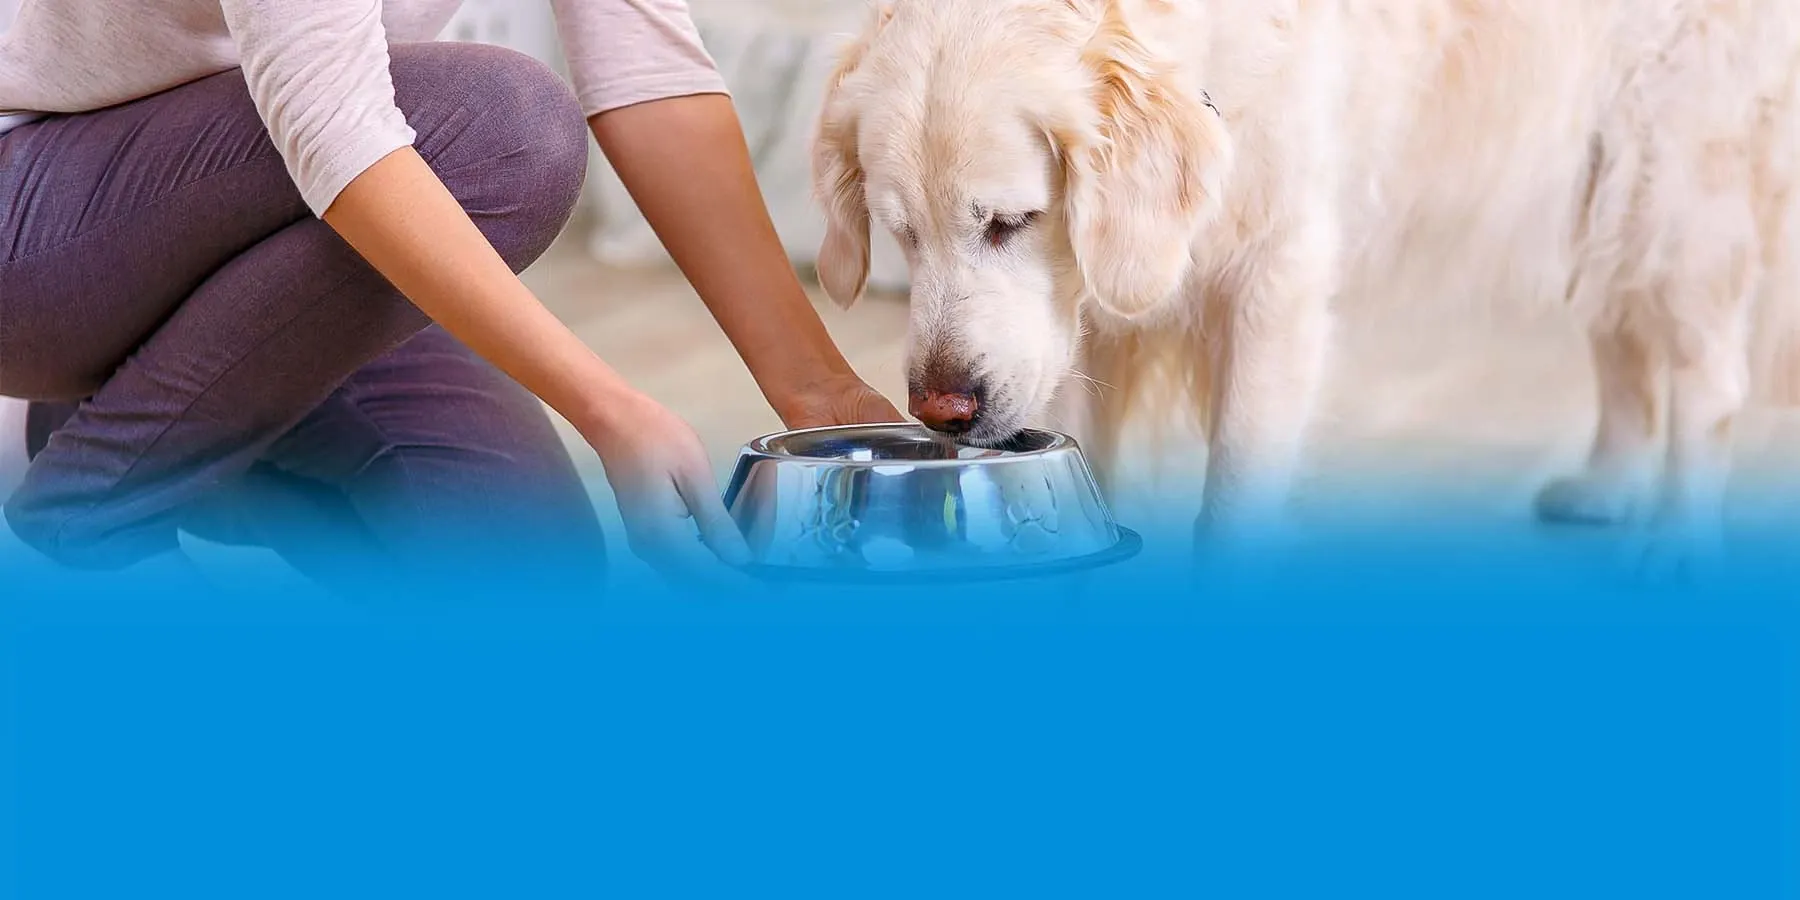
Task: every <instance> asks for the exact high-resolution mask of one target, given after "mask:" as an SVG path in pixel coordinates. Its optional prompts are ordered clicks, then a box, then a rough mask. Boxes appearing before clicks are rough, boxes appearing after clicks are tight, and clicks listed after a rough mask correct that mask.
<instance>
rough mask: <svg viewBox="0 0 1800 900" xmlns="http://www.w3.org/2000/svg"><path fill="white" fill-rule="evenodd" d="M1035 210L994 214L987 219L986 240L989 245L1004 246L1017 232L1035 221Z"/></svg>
mask: <svg viewBox="0 0 1800 900" xmlns="http://www.w3.org/2000/svg"><path fill="white" fill-rule="evenodd" d="M1037 217H1038V214H1037V213H1036V212H1028V213H1016V214H1011V213H1009V214H1005V215H996V216H994V217H993V218H991V219H989V220H988V224H987V234H986V237H987V242H988V245H989V246H991V247H1004V246H1006V242H1007V241H1010V240H1012V239H1013V237H1014V236H1015V235H1017V234H1018V233H1019V232H1021V231H1024V230H1025V229H1027V228H1030V227H1031V225H1032V223H1033V222H1036V221H1037Z"/></svg>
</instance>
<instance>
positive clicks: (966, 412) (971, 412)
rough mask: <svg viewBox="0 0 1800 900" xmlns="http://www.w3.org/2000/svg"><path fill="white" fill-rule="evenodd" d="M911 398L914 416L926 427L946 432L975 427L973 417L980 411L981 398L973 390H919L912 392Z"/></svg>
mask: <svg viewBox="0 0 1800 900" xmlns="http://www.w3.org/2000/svg"><path fill="white" fill-rule="evenodd" d="M911 400H912V404H911V406H912V414H913V417H914V418H916V419H918V420H919V421H920V422H921V423H923V424H924V425H925V427H926V428H930V429H931V430H933V431H942V432H945V433H948V434H962V433H963V432H965V431H968V430H969V429H970V428H973V427H975V417H976V416H977V415H978V414H980V412H981V400H980V398H979V397H977V396H976V394H975V392H974V391H965V392H943V391H932V390H921V391H914V392H912V397H911Z"/></svg>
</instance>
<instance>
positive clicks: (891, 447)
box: [725, 424, 1142, 581]
mask: <svg viewBox="0 0 1800 900" xmlns="http://www.w3.org/2000/svg"><path fill="white" fill-rule="evenodd" d="M725 505H726V507H727V508H728V509H730V511H731V515H732V517H733V518H734V519H736V520H737V523H738V527H739V528H740V529H741V530H742V531H743V532H744V536H745V538H746V539H747V540H748V541H749V543H750V549H751V553H752V554H753V556H754V562H753V565H752V566H751V567H750V570H751V572H752V573H753V574H757V575H761V576H764V577H772V578H789V579H804V580H828V581H829V580H856V579H862V578H871V577H872V578H879V579H881V580H884V581H888V580H893V579H895V578H904V577H908V576H918V577H922V578H926V579H931V580H938V579H945V578H1025V577H1038V576H1043V575H1049V574H1055V573H1059V572H1067V571H1072V570H1079V569H1085V568H1092V567H1095V566H1102V565H1107V564H1110V563H1114V562H1118V561H1120V560H1123V559H1127V558H1130V557H1131V556H1133V555H1135V554H1136V553H1137V552H1138V550H1139V549H1140V548H1141V547H1142V541H1141V540H1140V539H1139V537H1138V536H1137V535H1136V534H1135V533H1133V532H1131V531H1130V530H1129V529H1126V528H1122V527H1120V526H1119V525H1118V524H1117V523H1115V522H1114V521H1113V518H1112V514H1111V513H1110V512H1108V510H1107V508H1106V503H1105V502H1104V501H1103V500H1102V499H1101V497H1100V491H1099V488H1098V486H1097V485H1096V484H1095V481H1094V476H1093V473H1092V472H1091V471H1089V469H1088V465H1087V461H1086V460H1085V459H1084V458H1083V457H1082V455H1081V448H1080V447H1078V446H1077V445H1076V443H1075V441H1074V439H1072V438H1070V437H1068V436H1066V435H1061V434H1056V433H1054V432H1048V431H1026V432H1023V433H1022V434H1020V435H1019V436H1018V437H1016V438H1014V439H1013V441H1012V442H1011V443H1009V444H1008V445H1006V446H1004V447H999V448H981V447H969V446H964V445H960V444H957V443H954V442H952V441H950V440H948V439H946V438H944V437H941V436H939V435H936V434H934V433H933V432H930V431H927V430H926V429H924V428H922V427H920V426H917V425H904V424H897V425H850V426H842V427H833V428H813V429H807V430H803V431H790V432H784V433H781V434H772V435H768V436H765V437H760V438H757V439H756V440H754V441H751V442H750V443H749V444H748V445H746V446H745V447H744V449H743V451H742V452H741V453H740V454H739V456H738V463H737V469H736V471H735V472H733V473H732V478H731V483H730V486H729V487H728V488H727V489H726V492H725Z"/></svg>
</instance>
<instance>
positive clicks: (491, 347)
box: [324, 147, 748, 571]
mask: <svg viewBox="0 0 1800 900" xmlns="http://www.w3.org/2000/svg"><path fill="white" fill-rule="evenodd" d="M324 219H325V221H326V223H327V224H329V225H330V226H331V227H332V228H333V229H335V230H336V231H337V232H338V233H339V234H341V235H343V237H344V239H345V240H346V241H348V242H349V243H350V245H351V246H352V247H354V248H355V249H356V251H357V252H358V253H360V254H361V255H362V256H363V258H364V259H366V260H368V261H369V263H370V264H371V265H373V266H374V267H375V268H376V270H377V271H379V272H381V274H382V275H384V276H386V277H387V279H388V281H390V282H392V283H393V285H394V287H396V288H398V289H399V290H400V292H401V293H403V294H405V295H406V296H407V298H408V299H410V300H411V301H412V302H413V303H414V304H415V305H417V306H418V307H419V308H420V309H421V310H423V311H424V312H425V314H426V315H428V316H430V317H431V318H432V319H433V320H435V321H437V322H438V323H439V324H441V325H443V326H444V328H445V329H446V330H448V331H449V332H450V333H451V334H453V335H455V336H456V337H458V338H460V339H461V340H462V341H463V342H464V343H466V344H468V345H469V347H470V349H472V350H474V351H475V352H476V353H479V354H481V355H482V356H483V357H485V358H486V359H488V360H489V361H490V362H492V363H494V364H495V365H496V366H498V367H500V369H502V370H503V371H505V372H506V373H507V374H508V375H511V376H512V377H513V378H514V379H516V380H517V381H518V382H519V383H520V384H522V385H524V386H525V387H526V388H527V389H528V390H530V391H531V392H532V393H534V394H536V395H537V396H538V397H540V398H542V399H543V400H544V402H545V403H548V404H549V405H550V406H551V407H552V408H554V409H555V410H556V411H557V412H559V413H561V414H562V415H563V416H564V417H565V418H567V419H568V420H569V421H570V423H571V424H573V425H574V426H575V427H576V429H577V430H579V431H580V432H581V434H582V436H583V437H585V438H586V439H587V440H588V442H589V443H590V444H592V445H593V446H594V449H595V450H596V451H598V452H599V454H600V459H601V462H602V463H604V464H605V466H606V472H607V479H608V481H610V482H611V483H612V485H613V490H614V491H615V492H616V493H617V494H618V497H619V506H620V511H621V513H622V514H623V515H624V518H625V524H626V528H627V530H628V531H629V532H630V536H631V542H632V548H633V550H635V551H636V552H638V553H639V554H640V555H644V556H647V557H649V558H650V559H651V560H652V561H654V562H661V563H665V564H672V565H666V566H665V570H670V569H672V570H674V571H691V567H692V566H693V564H694V562H695V560H694V559H693V558H692V551H694V550H697V549H698V545H697V544H696V543H695V542H694V539H693V537H692V536H691V534H690V533H688V532H687V531H686V526H685V523H684V522H683V520H684V519H686V518H687V517H688V516H689V515H690V514H691V515H692V516H693V518H694V519H695V520H696V521H697V522H698V524H699V526H700V531H701V536H702V537H703V538H704V539H705V540H706V543H707V545H708V546H710V547H711V548H712V549H713V550H714V551H715V552H716V553H718V554H719V555H721V556H722V557H724V558H726V559H727V560H730V561H734V562H737V561H742V560H744V559H746V558H747V557H748V550H747V548H746V547H745V545H744V542H743V536H742V535H741V534H740V533H739V532H738V530H737V526H736V524H735V523H734V522H733V521H732V520H731V518H730V516H729V515H728V514H727V513H726V512H725V509H724V507H723V505H722V504H721V503H720V500H719V496H718V486H717V483H716V482H715V481H714V480H713V474H712V467H711V464H710V462H709V461H708V460H707V458H706V453H705V450H704V449H703V448H702V446H701V444H700V441H699V438H698V437H696V436H695V435H694V432H693V429H691V428H689V427H688V425H687V423H685V422H682V421H681V420H680V419H679V418H678V417H676V416H675V414H674V413H672V412H670V411H669V410H668V409H666V408H664V407H663V406H662V405H660V404H658V403H656V402H655V401H653V400H651V399H650V398H648V397H646V396H644V395H643V394H641V393H639V392H638V391H636V390H635V389H633V388H632V387H631V386H630V385H629V384H627V383H626V382H625V380H624V379H623V378H622V377H620V375H619V374H618V373H617V372H615V371H614V370H613V369H612V367H610V366H608V365H607V364H606V363H605V362H603V361H601V359H600V358H599V357H598V356H596V355H595V354H594V353H593V351H592V350H590V349H588V347H587V346H586V345H585V344H583V343H582V342H581V340H580V339H579V338H577V337H575V335H574V334H573V333H571V332H570V331H569V330H568V328H566V327H564V326H563V324H562V323H561V322H560V321H558V320H557V318H556V317H555V316H554V315H553V314H551V312H550V311H549V310H548V309H545V308H544V306H543V304H541V303H539V302H538V300H537V298H536V297H534V296H532V294H531V292H530V290H528V289H527V288H526V287H525V285H524V284H523V283H521V282H520V281H519V279H518V277H517V276H515V275H514V274H513V273H512V270H511V269H509V268H508V267H507V265H506V263H505V261H504V260H502V259H501V258H500V255H499V254H498V253H497V252H495V250H494V248H493V245H491V244H489V243H488V241H487V238H486V236H484V235H483V234H482V233H481V231H480V230H479V229H477V228H476V227H475V223H474V222H473V221H471V220H470V219H469V216H468V214H467V213H466V212H464V211H463V208H462V207H461V206H460V205H459V204H458V203H457V202H456V198H454V197H452V196H451V195H450V191H449V189H448V188H446V187H444V184H443V182H441V181H439V180H438V177H437V175H436V174H435V173H433V172H432V171H431V168H430V167H429V166H428V165H427V164H426V163H425V161H424V159H422V158H420V156H419V155H418V153H417V152H416V151H414V150H413V149H412V148H410V147H408V148H405V149H402V150H397V151H395V152H393V153H391V154H389V155H388V156H386V157H384V158H382V160H381V161H380V162H377V163H376V164H375V165H373V166H371V167H370V168H368V169H366V170H364V171H363V173H362V174H361V175H358V176H357V177H356V178H355V180H353V181H351V182H350V184H349V186H348V187H346V188H344V190H343V191H342V192H341V193H339V194H338V195H337V199H336V200H335V201H334V202H333V203H332V204H331V206H330V208H329V209H327V210H326V211H325V215H324ZM671 554H672V555H673V556H674V558H673V559H672V560H670V559H666V557H668V556H670V555H671Z"/></svg>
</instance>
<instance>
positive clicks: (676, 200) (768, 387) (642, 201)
mask: <svg viewBox="0 0 1800 900" xmlns="http://www.w3.org/2000/svg"><path fill="white" fill-rule="evenodd" d="M588 122H589V125H590V126H591V127H592V128H593V131H594V137H595V139H596V140H598V141H599V142H600V148H601V149H602V150H604V151H605V152H606V156H607V159H608V160H610V161H611V162H612V165H613V168H614V169H615V170H616V171H617V172H618V173H619V178H620V180H621V181H623V182H624V184H625V187H626V189H627V190H628V191H630V193H631V196H632V199H633V200H635V201H636V202H637V205H638V207H639V208H640V209H641V210H643V213H644V217H645V219H647V220H648V221H649V223H650V225H651V227H652V228H654V229H655V230H656V233H657V236H658V237H659V238H661V239H662V242H663V245H664V246H665V247H667V248H668V250H669V254H670V255H671V256H672V257H673V258H674V260H675V263H676V265H678V266H680V267H681V270H682V272H683V274H685V275H686V276H687V278H688V281H689V282H691V283H692V284H693V286H694V289H695V290H696V291H698V292H699V294H700V298H701V299H702V300H703V301H705V303H706V305H707V308H708V309H710V310H711V311H712V314H713V317H714V318H715V319H717V320H718V322H719V326H720V327H721V328H723V329H724V331H725V334H726V336H727V337H729V338H730V339H731V343H732V345H733V346H735V347H736V348H737V351H738V354H739V355H740V356H742V357H743V359H744V363H745V365H747V366H749V368H750V372H751V374H752V375H754V376H755V378H756V383H757V385H758V386H759V387H761V388H762V392H763V396H764V397H766V398H768V400H769V404H770V405H771V406H773V407H774V408H775V411H776V413H777V414H778V415H780V416H781V418H782V420H783V421H784V422H786V423H787V425H788V426H789V427H791V428H801V427H807V426H811V425H834V424H843V423H846V422H896V421H901V416H900V413H899V411H898V410H896V409H895V408H894V406H893V404H891V403H889V402H888V401H887V400H886V399H885V398H883V397H882V396H881V395H880V394H879V393H877V392H875V391H874V390H873V389H871V388H870V387H869V386H868V385H867V384H865V383H864V382H863V381H862V379H861V378H858V377H857V375H856V373H855V371H853V370H852V369H851V368H850V364H849V363H848V362H847V361H845V359H844V356H843V354H842V353H840V352H839V351H838V348H837V345H836V344H835V343H833V342H832V340H831V335H830V334H829V333H828V332H827V331H826V330H825V323H824V322H823V321H821V320H820V319H819V314H818V312H817V311H816V310H814V309H813V306H812V302H811V300H810V299H808V297H807V295H806V292H805V290H804V289H802V288H801V286H800V281H799V279H798V278H796V277H795V275H794V270H793V268H792V266H791V265H790V264H789V262H788V258H787V252H786V251H785V250H784V249H783V247H782V245H781V239H780V237H779V236H778V235H777V233H776V231H775V226H774V223H772V222H771V221H770V220H769V212H768V208H767V206H766V205H765V204H764V201H763V197H762V193H761V190H760V189H759V188H758V186H757V183H756V175H755V171H754V169H753V168H752V166H751V163H750V151H749V148H748V147H747V146H746V145H745V143H744V133H743V130H742V127H741V125H740V124H739V122H738V118H737V113H736V111H735V109H734V108H733V106H732V103H731V100H730V98H729V97H726V96H724V95H721V94H702V95H696V96H688V97H676V98H672V99H667V100H657V101H654V102H649V103H641V104H637V105H634V106H627V107H623V108H620V109H615V110H612V111H610V112H604V113H601V114H599V115H596V116H593V117H592V118H591V119H589V120H588Z"/></svg>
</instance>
